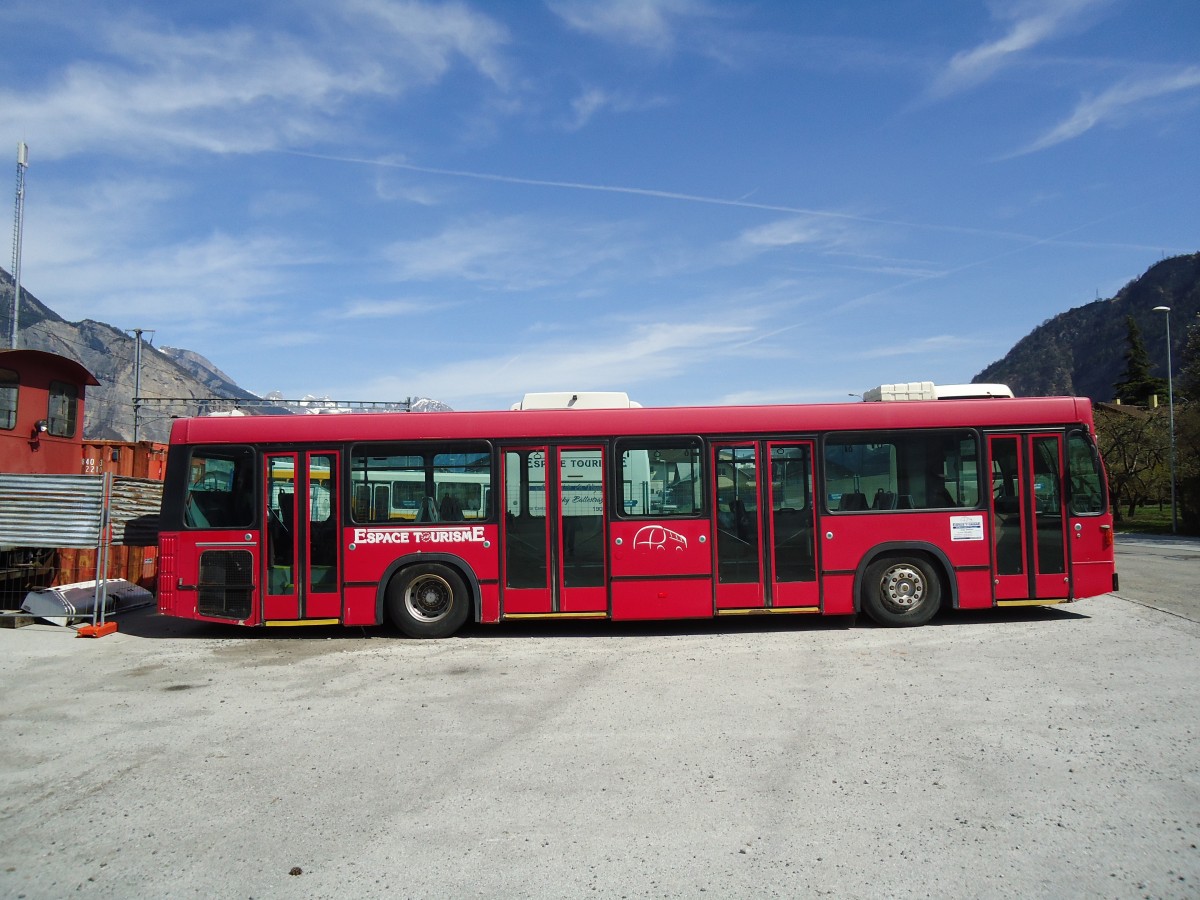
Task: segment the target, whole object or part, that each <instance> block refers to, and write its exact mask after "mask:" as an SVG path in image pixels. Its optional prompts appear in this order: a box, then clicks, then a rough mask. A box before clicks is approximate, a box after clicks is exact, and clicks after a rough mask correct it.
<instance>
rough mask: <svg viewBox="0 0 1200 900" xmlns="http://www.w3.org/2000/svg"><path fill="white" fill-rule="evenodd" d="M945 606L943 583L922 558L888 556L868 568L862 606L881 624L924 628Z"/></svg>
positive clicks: (863, 585)
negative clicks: (922, 626)
mask: <svg viewBox="0 0 1200 900" xmlns="http://www.w3.org/2000/svg"><path fill="white" fill-rule="evenodd" d="M941 604H942V582H941V580H940V579H939V578H938V576H937V573H936V572H935V571H934V570H933V566H931V565H930V564H929V563H928V562H926V561H925V560H923V559H920V558H918V557H913V556H908V557H901V556H885V557H884V558H882V559H877V560H875V562H873V563H871V565H869V566H867V571H866V574H865V575H864V576H863V582H862V607H863V611H864V612H866V614H867V615H868V616H870V617H871V618H872V619H874V620H875V622H877V623H878V624H880V625H888V626H892V627H896V626H908V625H924V624H925V623H926V622H928V621H929V620H930V619H932V618H933V617H934V615H935V614H936V613H937V611H938V609H939V608H940V607H941Z"/></svg>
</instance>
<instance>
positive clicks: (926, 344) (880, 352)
mask: <svg viewBox="0 0 1200 900" xmlns="http://www.w3.org/2000/svg"><path fill="white" fill-rule="evenodd" d="M974 343H975V342H974V341H972V340H970V339H968V338H963V337H959V336H958V335H953V334H935V335H930V336H929V337H923V338H905V339H904V340H899V341H889V342H888V343H886V344H884V345H882V346H879V347H871V348H868V349H864V350H859V351H857V352H854V353H851V354H849V355H850V356H851V357H853V358H854V359H888V358H891V357H894V356H925V355H926V354H930V353H932V354H937V353H947V352H950V351H952V350H958V349H961V348H963V347H966V346H970V345H972V344H974Z"/></svg>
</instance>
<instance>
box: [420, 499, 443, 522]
mask: <svg viewBox="0 0 1200 900" xmlns="http://www.w3.org/2000/svg"><path fill="white" fill-rule="evenodd" d="M438 520H439V519H438V509H437V505H436V504H435V503H434V502H433V498H432V497H422V498H421V505H420V506H419V507H418V508H417V518H416V521H417V522H437V521H438Z"/></svg>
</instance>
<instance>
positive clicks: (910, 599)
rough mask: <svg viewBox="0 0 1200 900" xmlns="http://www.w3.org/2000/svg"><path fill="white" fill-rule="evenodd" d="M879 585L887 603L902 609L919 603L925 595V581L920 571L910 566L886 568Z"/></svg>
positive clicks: (910, 607)
mask: <svg viewBox="0 0 1200 900" xmlns="http://www.w3.org/2000/svg"><path fill="white" fill-rule="evenodd" d="M880 587H881V588H882V590H883V598H884V600H885V601H886V602H887V603H888V605H889V606H892V607H893V608H895V609H898V610H902V611H904V610H909V609H912V608H913V607H914V606H917V605H919V604H920V602H921V600H922V599H923V598H924V596H925V581H924V580H923V579H922V578H921V573H920V572H918V571H917V570H916V569H913V568H911V567H910V566H896V567H895V568H892V569H888V571H887V572H886V573H885V574H884V576H883V581H882V582H881V584H880Z"/></svg>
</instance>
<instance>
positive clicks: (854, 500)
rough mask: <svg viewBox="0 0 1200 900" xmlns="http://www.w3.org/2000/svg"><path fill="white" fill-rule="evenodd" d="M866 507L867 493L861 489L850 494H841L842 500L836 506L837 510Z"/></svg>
mask: <svg viewBox="0 0 1200 900" xmlns="http://www.w3.org/2000/svg"><path fill="white" fill-rule="evenodd" d="M867 508H868V507H867V495H866V494H864V493H862V492H861V491H855V492H854V493H852V494H842V502H841V505H840V506H838V509H839V510H860V509H867Z"/></svg>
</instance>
